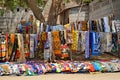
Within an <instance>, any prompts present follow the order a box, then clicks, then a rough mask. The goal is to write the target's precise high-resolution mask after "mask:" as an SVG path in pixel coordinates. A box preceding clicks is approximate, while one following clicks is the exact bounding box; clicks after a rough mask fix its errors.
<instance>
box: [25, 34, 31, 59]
mask: <svg viewBox="0 0 120 80" xmlns="http://www.w3.org/2000/svg"><path fill="white" fill-rule="evenodd" d="M29 49H30V35H29V34H25V35H24V50H25V57H26V58H29V57H30V50H29Z"/></svg>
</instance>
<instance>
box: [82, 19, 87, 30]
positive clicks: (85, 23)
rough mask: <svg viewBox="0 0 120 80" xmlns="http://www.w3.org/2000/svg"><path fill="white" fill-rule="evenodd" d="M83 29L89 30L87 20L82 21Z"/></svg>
mask: <svg viewBox="0 0 120 80" xmlns="http://www.w3.org/2000/svg"><path fill="white" fill-rule="evenodd" d="M82 31H87V22H86V21H82Z"/></svg>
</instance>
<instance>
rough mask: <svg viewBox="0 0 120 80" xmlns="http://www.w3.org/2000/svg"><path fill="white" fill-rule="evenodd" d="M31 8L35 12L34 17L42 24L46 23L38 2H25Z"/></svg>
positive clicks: (31, 0) (32, 0) (28, 0)
mask: <svg viewBox="0 0 120 80" xmlns="http://www.w3.org/2000/svg"><path fill="white" fill-rule="evenodd" d="M25 1H26V3H27V5H28V6H29V8H30V9H31V10H32V11H33V13H34V16H35V17H36V18H37V19H38V20H40V22H43V23H44V22H45V19H44V16H43V14H42V10H41V9H40V8H39V7H38V6H37V2H36V0H25Z"/></svg>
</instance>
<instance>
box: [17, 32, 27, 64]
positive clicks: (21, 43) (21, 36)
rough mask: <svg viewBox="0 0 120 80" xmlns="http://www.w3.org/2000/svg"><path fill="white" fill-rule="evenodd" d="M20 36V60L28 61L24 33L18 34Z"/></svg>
mask: <svg viewBox="0 0 120 80" xmlns="http://www.w3.org/2000/svg"><path fill="white" fill-rule="evenodd" d="M17 37H18V47H19V48H18V49H19V51H20V58H19V60H18V62H26V59H25V54H24V42H23V35H22V34H17Z"/></svg>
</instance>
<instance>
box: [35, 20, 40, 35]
mask: <svg viewBox="0 0 120 80" xmlns="http://www.w3.org/2000/svg"><path fill="white" fill-rule="evenodd" d="M36 27H37V34H39V33H40V21H39V20H36Z"/></svg>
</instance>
